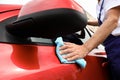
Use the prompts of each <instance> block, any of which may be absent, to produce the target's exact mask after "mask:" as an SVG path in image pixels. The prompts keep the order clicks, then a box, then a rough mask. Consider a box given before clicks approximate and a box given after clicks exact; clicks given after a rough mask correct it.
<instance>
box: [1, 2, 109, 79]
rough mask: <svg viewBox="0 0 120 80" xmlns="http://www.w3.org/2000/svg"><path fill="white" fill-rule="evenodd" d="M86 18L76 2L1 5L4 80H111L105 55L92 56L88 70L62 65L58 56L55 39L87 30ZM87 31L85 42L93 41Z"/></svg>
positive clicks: (86, 68) (73, 65) (88, 59)
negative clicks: (89, 38)
mask: <svg viewBox="0 0 120 80" xmlns="http://www.w3.org/2000/svg"><path fill="white" fill-rule="evenodd" d="M83 16H85V11H84V9H83V8H82V7H81V6H80V5H79V4H77V3H76V2H75V1H74V0H47V1H45V0H35V1H34V0H33V1H30V2H28V3H27V4H25V5H10V4H0V80H109V70H108V67H107V66H105V65H103V64H104V63H105V62H106V58H105V57H99V55H102V53H104V52H100V53H99V54H98V53H94V54H92V55H88V56H87V57H86V58H85V60H86V62H87V65H86V67H85V68H84V69H83V68H81V67H80V66H78V65H77V64H62V63H61V62H60V60H59V59H58V57H57V55H56V51H55V50H56V46H55V44H54V42H53V38H56V37H57V36H64V35H67V34H70V33H73V32H76V31H78V30H80V29H83V28H84V27H85V26H86V20H87V19H86V18H85V17H83ZM78 21H79V22H78ZM80 21H81V22H80ZM73 24H75V25H77V26H73ZM36 26H37V27H36ZM64 29H65V30H64ZM66 30H67V31H66ZM84 31H85V35H84V36H83V37H82V38H80V40H81V41H82V40H83V39H87V38H88V37H90V31H89V30H88V29H87V28H84ZM61 32H62V33H61ZM86 37H87V38H86ZM103 55H105V53H104V54H103Z"/></svg>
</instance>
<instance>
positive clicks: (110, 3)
mask: <svg viewBox="0 0 120 80" xmlns="http://www.w3.org/2000/svg"><path fill="white" fill-rule="evenodd" d="M102 1H103V0H101V1H100V2H99V4H98V5H97V8H96V9H97V10H96V11H97V16H99V11H100V6H101V3H102ZM116 6H120V0H104V4H103V9H102V12H101V18H100V19H101V21H102V22H103V21H104V18H105V14H106V13H107V11H108V10H110V9H111V8H113V7H116ZM111 34H112V35H114V36H118V35H120V18H119V22H118V26H117V27H116V28H115V29H114V30H113V31H112V33H111Z"/></svg>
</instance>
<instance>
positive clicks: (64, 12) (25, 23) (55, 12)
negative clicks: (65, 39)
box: [6, 8, 87, 39]
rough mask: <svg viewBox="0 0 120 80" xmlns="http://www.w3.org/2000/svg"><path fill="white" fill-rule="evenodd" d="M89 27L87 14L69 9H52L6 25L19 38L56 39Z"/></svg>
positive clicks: (22, 17)
mask: <svg viewBox="0 0 120 80" xmlns="http://www.w3.org/2000/svg"><path fill="white" fill-rule="evenodd" d="M86 25H87V17H86V15H85V14H83V13H81V12H79V11H77V10H73V9H68V8H58V9H50V10H45V11H40V12H35V13H32V14H27V15H24V16H21V17H18V18H17V20H16V21H15V22H13V23H10V24H8V25H6V30H7V32H8V33H10V34H12V35H13V36H17V37H43V38H50V39H51V38H56V37H58V36H64V35H67V34H71V33H74V32H77V31H79V30H82V29H83V28H85V27H86Z"/></svg>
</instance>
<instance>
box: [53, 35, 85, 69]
mask: <svg viewBox="0 0 120 80" xmlns="http://www.w3.org/2000/svg"><path fill="white" fill-rule="evenodd" d="M55 44H56V54H57V56H58V58H59V60H60V62H61V63H77V64H78V65H79V66H80V67H82V68H85V67H86V61H85V60H84V59H76V60H74V61H67V60H66V59H64V58H63V57H62V56H64V55H65V54H62V55H61V54H59V52H60V51H59V47H60V46H63V45H64V42H63V39H62V37H58V38H57V39H56V40H55Z"/></svg>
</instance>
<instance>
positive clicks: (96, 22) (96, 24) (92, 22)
mask: <svg viewBox="0 0 120 80" xmlns="http://www.w3.org/2000/svg"><path fill="white" fill-rule="evenodd" d="M87 25H91V26H98V21H97V20H96V21H90V20H88V22H87Z"/></svg>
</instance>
